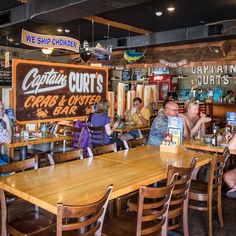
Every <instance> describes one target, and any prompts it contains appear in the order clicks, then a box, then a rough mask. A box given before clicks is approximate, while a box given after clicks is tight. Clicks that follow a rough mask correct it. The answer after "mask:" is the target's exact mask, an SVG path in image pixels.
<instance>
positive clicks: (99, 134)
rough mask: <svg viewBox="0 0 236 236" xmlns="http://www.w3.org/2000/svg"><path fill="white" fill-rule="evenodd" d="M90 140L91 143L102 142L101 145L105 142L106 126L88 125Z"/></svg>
mask: <svg viewBox="0 0 236 236" xmlns="http://www.w3.org/2000/svg"><path fill="white" fill-rule="evenodd" d="M88 129H89V135H90V142H91V144H92V145H93V144H96V143H101V145H104V144H105V132H106V130H105V126H99V127H92V126H88Z"/></svg>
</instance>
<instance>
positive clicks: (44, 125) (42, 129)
mask: <svg viewBox="0 0 236 236" xmlns="http://www.w3.org/2000/svg"><path fill="white" fill-rule="evenodd" d="M40 131H41V133H42V137H43V138H45V137H46V135H47V126H46V124H45V123H42V124H41V127H40Z"/></svg>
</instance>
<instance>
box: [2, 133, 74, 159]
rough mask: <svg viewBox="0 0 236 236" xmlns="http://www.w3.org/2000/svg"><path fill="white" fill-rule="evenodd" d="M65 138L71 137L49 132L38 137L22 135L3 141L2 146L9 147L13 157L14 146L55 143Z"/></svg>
mask: <svg viewBox="0 0 236 236" xmlns="http://www.w3.org/2000/svg"><path fill="white" fill-rule="evenodd" d="M64 140H71V137H69V136H64V135H60V134H47V136H46V137H36V136H32V135H30V137H29V138H28V139H24V138H22V137H13V138H12V139H11V141H10V142H8V143H3V144H2V146H5V147H8V148H9V156H10V158H11V159H13V158H14V148H17V147H25V146H28V145H34V144H42V143H54V142H60V141H64Z"/></svg>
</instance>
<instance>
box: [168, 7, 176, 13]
mask: <svg viewBox="0 0 236 236" xmlns="http://www.w3.org/2000/svg"><path fill="white" fill-rule="evenodd" d="M174 10H175V8H174V7H167V11H170V12H172V11H174Z"/></svg>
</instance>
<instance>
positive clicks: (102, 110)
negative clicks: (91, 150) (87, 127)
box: [90, 100, 119, 146]
mask: <svg viewBox="0 0 236 236" xmlns="http://www.w3.org/2000/svg"><path fill="white" fill-rule="evenodd" d="M109 106H110V104H109V101H108V100H100V101H99V102H98V103H97V106H96V111H95V113H94V114H93V115H92V116H91V121H90V122H91V125H92V126H93V127H101V126H105V134H104V142H103V140H93V146H98V145H102V144H103V143H104V144H109V143H112V142H114V140H111V139H110V136H111V135H112V133H113V132H114V130H115V129H116V128H117V126H118V125H119V122H115V123H114V126H113V127H112V128H111V121H110V117H109V116H108V115H107V113H108V109H109ZM96 136H98V135H96ZM97 138H98V137H97Z"/></svg>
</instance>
